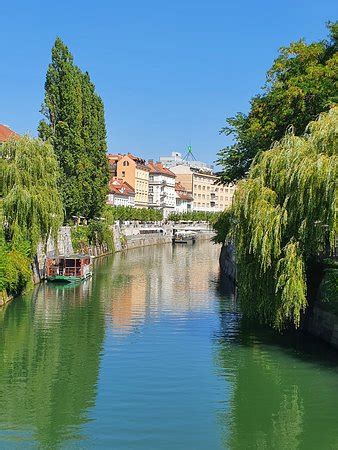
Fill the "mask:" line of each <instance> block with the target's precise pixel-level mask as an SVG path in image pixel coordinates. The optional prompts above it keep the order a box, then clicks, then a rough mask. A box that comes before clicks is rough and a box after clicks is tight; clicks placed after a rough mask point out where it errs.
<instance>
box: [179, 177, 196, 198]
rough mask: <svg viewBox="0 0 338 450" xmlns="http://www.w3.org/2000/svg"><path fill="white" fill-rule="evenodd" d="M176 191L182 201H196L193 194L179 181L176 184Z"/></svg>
mask: <svg viewBox="0 0 338 450" xmlns="http://www.w3.org/2000/svg"><path fill="white" fill-rule="evenodd" d="M175 191H176V194H177V195H178V196H179V198H180V199H182V200H187V201H193V200H194V198H193V196H192V195H191V193H190V192H188V190H187V189H186V188H185V187H184V186H183V184H181V183H180V182H179V181H177V182H176V183H175Z"/></svg>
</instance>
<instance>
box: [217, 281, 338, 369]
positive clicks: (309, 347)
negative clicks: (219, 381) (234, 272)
mask: <svg viewBox="0 0 338 450" xmlns="http://www.w3.org/2000/svg"><path fill="white" fill-rule="evenodd" d="M216 292H217V295H218V306H219V311H218V313H219V316H220V324H221V327H220V330H219V333H218V335H217V339H219V340H220V341H224V342H227V341H229V340H231V342H232V344H235V345H236V344H237V345H240V346H243V345H244V346H247V347H254V346H257V345H258V344H259V345H263V346H266V347H278V348H279V349H280V350H282V351H283V352H285V353H287V354H288V356H290V357H293V358H300V359H302V360H304V361H307V362H309V363H313V364H320V365H324V366H328V367H334V368H337V369H338V350H337V349H335V348H334V347H332V346H331V345H329V344H328V343H326V342H325V341H323V340H321V339H319V338H317V337H315V336H312V335H311V334H309V333H307V332H305V331H302V330H294V329H287V330H284V331H283V332H278V331H276V330H273V329H272V328H270V327H268V326H266V325H262V324H260V323H258V322H257V321H255V320H250V319H248V318H245V317H243V316H242V314H241V312H240V307H239V304H238V302H237V301H236V295H235V288H234V287H233V285H232V283H231V281H229V280H227V279H226V280H224V279H222V277H221V276H220V277H219V279H218V280H217V283H216ZM235 323H236V326H237V329H236V332H234V324H235Z"/></svg>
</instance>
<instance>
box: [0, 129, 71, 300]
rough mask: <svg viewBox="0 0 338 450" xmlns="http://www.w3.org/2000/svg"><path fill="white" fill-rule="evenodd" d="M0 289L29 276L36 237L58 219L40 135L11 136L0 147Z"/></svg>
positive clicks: (54, 174)
mask: <svg viewBox="0 0 338 450" xmlns="http://www.w3.org/2000/svg"><path fill="white" fill-rule="evenodd" d="M0 152H1V153H0V183H1V184H0V193H1V197H0V213H1V217H0V219H1V229H0V251H1V258H0V259H1V263H0V291H6V292H7V293H8V294H17V293H18V292H20V291H21V290H22V289H23V288H24V287H25V285H26V284H27V283H28V282H29V279H30V278H31V271H30V263H31V261H32V259H33V258H34V256H35V254H36V250H37V245H38V243H39V242H44V243H46V242H47V239H48V236H49V235H52V236H54V237H55V236H56V234H57V230H58V228H59V226H60V225H61V223H62V220H63V207H62V202H61V198H60V195H59V193H58V190H57V180H58V177H59V166H58V162H57V160H56V157H55V154H54V151H53V148H52V146H51V145H50V144H48V143H45V142H43V141H41V140H40V139H32V138H30V137H28V136H24V137H22V138H20V139H12V140H9V141H8V142H6V143H5V144H3V145H2V146H1V149H0Z"/></svg>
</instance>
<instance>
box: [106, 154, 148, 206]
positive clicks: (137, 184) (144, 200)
mask: <svg viewBox="0 0 338 450" xmlns="http://www.w3.org/2000/svg"><path fill="white" fill-rule="evenodd" d="M108 162H109V167H110V174H111V178H113V177H118V178H121V179H123V180H124V181H125V182H127V183H128V184H129V185H130V186H131V187H132V188H133V189H134V190H135V207H136V208H148V190H149V168H148V167H147V165H146V162H145V160H144V159H142V158H138V157H137V156H134V155H132V154H131V153H128V154H127V155H120V154H117V155H108Z"/></svg>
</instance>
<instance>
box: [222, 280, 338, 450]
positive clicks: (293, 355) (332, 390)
mask: <svg viewBox="0 0 338 450" xmlns="http://www.w3.org/2000/svg"><path fill="white" fill-rule="evenodd" d="M221 292H222V289H220V293H221ZM231 302H232V300H231V299H227V298H226V297H224V296H223V297H222V296H220V300H219V314H220V324H221V327H220V330H219V333H218V335H217V347H216V348H217V350H216V364H217V365H218V368H219V374H220V376H223V377H224V378H225V379H226V380H227V382H228V383H230V384H231V386H232V398H231V402H230V405H231V406H230V411H221V412H220V413H219V417H220V422H221V423H222V424H223V426H224V427H225V428H226V429H227V433H225V434H224V440H223V445H224V447H225V448H231V449H307V450H308V449H319V448H323V449H324V448H325V449H326V448H327V449H329V448H330V449H331V448H332V449H333V448H338V429H337V423H338V412H337V404H338V376H337V375H338V359H337V356H338V354H337V352H336V351H335V350H333V349H331V348H330V347H328V346H327V345H326V344H324V343H321V342H319V341H317V340H314V339H312V338H311V337H309V336H301V335H299V334H295V333H290V334H286V335H284V336H281V335H278V334H277V333H274V332H273V331H271V330H267V329H265V328H264V327H260V326H258V325H254V324H252V323H248V322H247V321H245V320H243V319H242V318H241V317H240V315H239V314H238V313H236V312H234V308H233V305H231Z"/></svg>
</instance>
